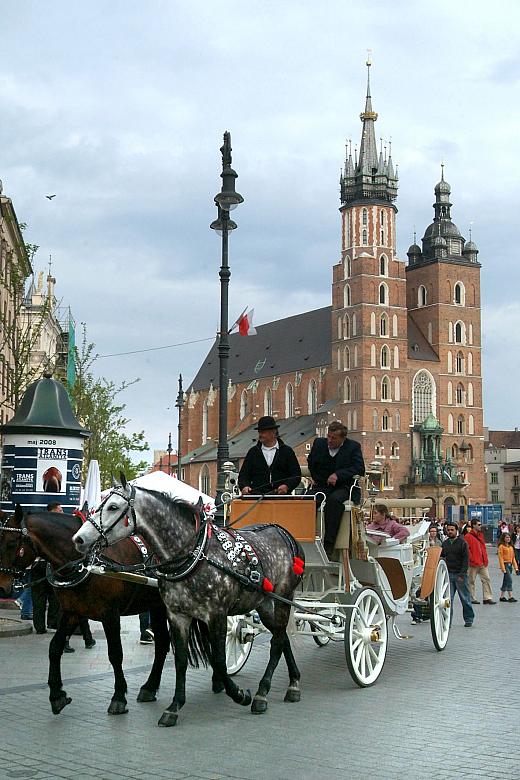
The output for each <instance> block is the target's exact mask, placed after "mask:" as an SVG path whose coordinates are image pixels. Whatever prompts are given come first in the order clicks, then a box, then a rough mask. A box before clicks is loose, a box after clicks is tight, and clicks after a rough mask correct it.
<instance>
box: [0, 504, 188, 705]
mask: <svg viewBox="0 0 520 780" xmlns="http://www.w3.org/2000/svg"><path fill="white" fill-rule="evenodd" d="M3 518H5V519H4V520H3V524H0V587H2V588H3V589H4V590H5V591H6V592H7V593H10V592H11V589H12V584H13V579H14V578H16V577H17V576H20V575H21V574H22V573H23V572H24V571H25V569H26V567H27V566H30V565H31V563H32V562H33V561H34V559H35V558H36V557H42V558H45V559H46V560H47V561H48V562H49V563H50V564H51V567H52V569H53V570H55V572H56V573H55V574H54V578H55V580H56V581H57V582H59V581H60V579H61V581H62V582H64V583H67V581H69V582H71V583H73V582H74V581H75V579H79V578H80V577H81V574H80V575H79V577H78V576H77V574H74V571H77V569H74V570H71V569H68V568H67V567H65V568H63V567H64V565H65V564H67V563H69V562H72V561H77V560H78V553H77V551H76V549H75V547H74V544H73V543H72V536H73V534H75V533H77V532H78V530H79V528H80V527H81V521H80V520H79V519H78V518H77V517H73V516H72V515H67V514H61V513H56V512H39V513H35V514H28V515H24V514H23V511H22V509H21V507H20V506H17V507H16V511H15V513H14V515H13V516H11V517H7V516H6V515H5V514H3ZM106 554H107V557H109V558H111V559H112V560H114V561H117V562H118V563H120V564H123V565H125V566H132V565H135V564H139V563H142V562H143V558H142V555H141V552H140V551H139V549H138V547H137V546H136V545H135V544H134V543H133V542H132V541H131V540H130V539H125V540H123V541H121V542H118V543H117V544H115V545H114V546H113V547H111V548H110V549H108V550H107V551H106ZM55 592H56V595H57V597H58V600H59V602H60V607H61V612H62V617H61V619H60V622H59V625H58V629H57V631H56V633H55V634H54V636H53V638H52V640H51V642H50V645H49V680H48V682H49V688H50V695H49V699H50V702H51V707H52V711H53V712H54V714H56V715H57V714H58V713H60V712H61V710H62V709H63V708H64V707H65V706H66V705H67V704H70V702H71V698H70V696H68V695H67V693H66V692H65V691H64V689H63V682H62V678H61V656H62V654H63V648H64V647H65V642H66V639H67V636H70V634H72V633H73V631H74V630H75V628H76V626H77V625H78V623H79V617H86V618H90V619H92V620H100V621H101V622H102V624H103V629H104V632H105V635H106V639H107V645H108V658H109V661H110V663H111V665H112V667H113V669H114V678H115V684H114V695H113V696H112V700H111V702H110V706H109V707H108V712H109V713H110V714H111V715H120V714H122V713H125V712H127V711H128V710H127V701H126V692H127V685H126V680H125V676H124V674H123V648H122V645H121V621H120V617H121V615H137V614H139V613H140V612H147V611H150V616H151V625H152V630H153V632H154V636H155V658H154V662H153V666H152V669H151V672H150V675H149V677H148V679H147V681H146V682H145V683H144V685H143V686H142V687H141V689H140V691H139V695H138V697H137V701H141V702H147V701H155V700H156V693H157V690H158V688H159V684H160V681H161V676H162V671H163V667H164V662H165V658H166V655H167V653H168V649H169V646H170V637H169V632H168V623H167V620H166V610H165V607H164V604H163V602H162V600H161V597H160V596H159V593H158V591H157V589H156V588H152V587H149V586H145V585H136V584H134V583H130V582H123V581H121V580H116V579H109V578H107V577H100V576H96V575H90V574H89V575H88V576H85V577H84V579H83V581H81V582H78V584H77V585H73V586H72V587H57V588H55ZM192 641H193V640H192ZM190 660H192V662H193V663H194V665H197V660H198V659H197V654H196V649H195V650H194V651H193V655H192V656H191V657H190Z"/></svg>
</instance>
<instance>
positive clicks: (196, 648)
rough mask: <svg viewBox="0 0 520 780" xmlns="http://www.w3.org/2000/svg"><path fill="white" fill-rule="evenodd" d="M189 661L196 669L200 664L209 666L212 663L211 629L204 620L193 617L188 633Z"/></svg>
mask: <svg viewBox="0 0 520 780" xmlns="http://www.w3.org/2000/svg"><path fill="white" fill-rule="evenodd" d="M188 663H189V665H190V666H192V667H193V668H194V669H198V668H199V666H200V664H202V665H203V666H208V665H209V664H210V663H211V644H210V641H209V629H208V626H207V625H206V623H204V621H203V620H199V619H198V618H193V620H192V621H191V624H190V630H189V634H188Z"/></svg>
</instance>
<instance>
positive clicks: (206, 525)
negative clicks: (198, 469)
mask: <svg viewBox="0 0 520 780" xmlns="http://www.w3.org/2000/svg"><path fill="white" fill-rule="evenodd" d="M134 533H139V534H140V535H142V536H143V538H144V539H145V541H146V542H147V544H148V545H149V546H150V548H151V549H152V550H153V551H154V553H155V556H156V558H157V561H158V565H157V566H156V567H154V570H155V571H156V576H157V577H158V578H159V590H160V593H161V596H162V598H163V600H164V603H165V605H166V611H167V615H168V621H169V623H170V628H171V634H172V640H173V645H174V650H175V669H176V681H175V695H174V697H173V701H172V703H171V704H170V706H169V707H168V708H167V709H166V710H165V711H164V712H163V714H162V716H161V718H160V720H159V725H160V726H174V725H175V724H176V722H177V718H178V711H179V710H180V709H181V707H182V706H183V705H184V702H185V700H186V694H185V685H186V668H187V640H188V634H189V628H190V624H191V622H192V620H196V621H197V622H198V623H199V624H200V628H201V631H200V635H201V637H202V645H203V647H202V650H203V657H204V658H205V660H207V661H208V662H210V663H211V665H212V667H213V690H214V691H219V690H222V688H224V689H225V691H226V693H227V695H228V696H230V697H231V698H232V699H233V701H235V702H237V703H238V704H242V705H249V704H251V693H250V691H249V690H246V691H244V690H242V689H240V688H239V687H238V686H237V685H236V683H235V682H234V681H233V680H232V679H231V677H230V676H229V675H228V672H227V668H226V652H225V645H226V633H227V616H228V615H240V614H244V613H247V612H250V611H251V610H256V611H257V612H258V614H259V616H260V619H261V620H262V622H263V624H264V625H265V627H266V628H267V629H268V630H269V631H270V632H271V633H272V639H271V648H270V655H269V662H268V664H267V667H266V670H265V672H264V675H263V677H262V679H261V681H260V684H259V686H258V690H257V692H256V694H255V696H254V698H253V701H252V704H251V711H252V712H253V713H263V712H265V711H266V709H267V694H268V693H269V690H270V687H271V679H272V676H273V672H274V670H275V669H276V667H277V665H278V662H279V660H280V658H281V655H282V653H283V655H284V657H285V660H286V663H287V667H288V670H289V687H288V689H287V692H286V694H285V701H288V702H296V701H299V700H300V687H299V680H300V672H299V670H298V667H297V666H296V662H295V660H294V656H293V653H292V649H291V645H290V642H289V637H288V635H287V623H288V620H289V614H290V601H291V600H292V598H293V596H294V591H295V589H296V587H297V586H298V585H299V583H300V582H301V576H302V574H303V567H304V554H303V551H302V549H301V547H300V545H299V544H298V542H296V541H295V540H294V539H293V537H292V536H291V535H290V534H289V533H288V532H287V531H285V530H284V529H283V528H281V527H279V526H276V525H266V526H256V527H251V528H248V529H241V530H240V533H238V532H235V531H233V529H229V530H227V529H223V528H220V527H218V526H215V525H213V524H212V523H211V522H210V521H209V520H208V518H202V521H201V522H199V518H198V515H197V512H196V511H195V508H194V507H193V506H191V505H189V504H186V502H184V501H181V500H179V499H172V498H171V497H169V496H166V495H164V494H162V493H158V492H156V491H153V490H145V489H144V488H139V487H136V486H133V485H130V484H128V483H127V482H126V480H125V478H124V476H123V475H121V484H120V485H118V486H116V487H114V489H113V490H112V491H111V493H110V494H109V495H108V496H107V497H106V498H105V500H104V501H103V503H102V504H101V506H100V507H99V509H98V510H97V511H96V513H95V514H94V515H93V516H92V517H91V518H90V519H89V520H87V522H86V523H84V525H83V526H82V527H81V529H80V530H79V531H78V533H77V534H76V535H75V536H74V543H75V545H76V548H77V549H78V550H79V551H80V552H82V553H86V552H87V551H88V550H89V549H91V548H92V547H93V546H94V545H96V544H100V543H103V544H105V545H107V544H113V543H114V542H115V541H116V540H119V539H123V538H124V537H126V536H129V535H130V534H134Z"/></svg>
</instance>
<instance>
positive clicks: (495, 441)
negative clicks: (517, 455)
mask: <svg viewBox="0 0 520 780" xmlns="http://www.w3.org/2000/svg"><path fill="white" fill-rule="evenodd" d="M493 447H494V448H498V447H505V448H506V449H511V450H516V449H520V431H519V430H517V429H515V430H514V431H488V441H487V442H486V448H487V449H491V448H493Z"/></svg>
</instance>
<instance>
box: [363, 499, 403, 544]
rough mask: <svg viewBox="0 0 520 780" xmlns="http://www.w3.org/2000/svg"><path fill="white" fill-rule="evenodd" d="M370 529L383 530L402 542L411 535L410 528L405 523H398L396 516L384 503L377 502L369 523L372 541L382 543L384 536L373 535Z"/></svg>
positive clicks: (368, 527) (368, 528) (368, 529)
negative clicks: (392, 515)
mask: <svg viewBox="0 0 520 780" xmlns="http://www.w3.org/2000/svg"><path fill="white" fill-rule="evenodd" d="M370 531H383V532H384V533H385V534H388V535H389V536H391V537H392V539H398V540H399V544H402V543H403V542H404V541H405V540H406V539H407V538H408V537H409V535H410V530H409V528H407V527H406V526H405V525H401V523H398V522H397V520H396V519H395V518H394V517H391V516H390V515H389V514H388V507H387V506H385V505H384V504H375V505H374V509H373V512H372V522H371V523H369V524H368V525H367V532H368V534H367V535H368V536H369V538H370V541H371V542H374V543H375V544H381V542H382V541H383V540H384V536H372V535H371V534H370Z"/></svg>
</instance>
